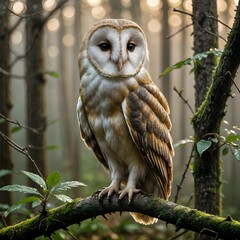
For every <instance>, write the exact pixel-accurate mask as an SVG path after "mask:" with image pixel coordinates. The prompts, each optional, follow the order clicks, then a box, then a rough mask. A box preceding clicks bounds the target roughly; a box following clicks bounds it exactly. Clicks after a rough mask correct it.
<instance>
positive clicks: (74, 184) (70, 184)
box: [52, 181, 86, 192]
mask: <svg viewBox="0 0 240 240" xmlns="http://www.w3.org/2000/svg"><path fill="white" fill-rule="evenodd" d="M80 186H86V185H85V184H84V183H81V182H78V181H68V182H63V183H60V184H59V185H57V186H56V187H55V188H54V189H53V190H52V192H62V191H66V190H68V189H71V188H74V187H80Z"/></svg>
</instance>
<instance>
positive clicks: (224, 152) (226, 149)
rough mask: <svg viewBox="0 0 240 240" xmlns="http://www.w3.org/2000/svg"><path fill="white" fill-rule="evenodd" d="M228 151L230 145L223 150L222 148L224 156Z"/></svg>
mask: <svg viewBox="0 0 240 240" xmlns="http://www.w3.org/2000/svg"><path fill="white" fill-rule="evenodd" d="M228 153H229V147H225V148H223V150H222V155H223V156H226V155H227V154H228Z"/></svg>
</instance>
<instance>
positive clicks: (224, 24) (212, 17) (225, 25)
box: [206, 16, 231, 30]
mask: <svg viewBox="0 0 240 240" xmlns="http://www.w3.org/2000/svg"><path fill="white" fill-rule="evenodd" d="M206 17H207V18H211V19H213V20H215V21H217V22H219V23H221V24H222V25H223V26H224V27H226V28H228V29H230V30H231V28H230V27H229V26H228V25H227V24H226V23H224V22H222V21H221V20H219V19H217V18H215V17H214V16H206Z"/></svg>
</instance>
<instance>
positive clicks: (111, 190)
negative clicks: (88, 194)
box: [98, 185, 119, 200]
mask: <svg viewBox="0 0 240 240" xmlns="http://www.w3.org/2000/svg"><path fill="white" fill-rule="evenodd" d="M118 191H119V187H118V186H115V185H112V186H111V185H110V186H108V187H106V188H104V189H103V190H102V191H100V193H99V194H98V198H99V199H100V200H101V199H102V198H103V197H104V196H105V195H107V199H108V200H110V197H111V196H112V195H113V193H118Z"/></svg>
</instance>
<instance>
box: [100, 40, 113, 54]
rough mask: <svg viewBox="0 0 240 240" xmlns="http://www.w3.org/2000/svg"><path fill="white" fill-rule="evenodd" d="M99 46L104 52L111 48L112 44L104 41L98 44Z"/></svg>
mask: <svg viewBox="0 0 240 240" xmlns="http://www.w3.org/2000/svg"><path fill="white" fill-rule="evenodd" d="M98 46H99V48H100V49H101V50H102V51H103V52H107V51H109V50H110V49H111V44H110V43H109V42H102V43H100V44H98Z"/></svg>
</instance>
